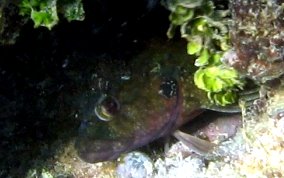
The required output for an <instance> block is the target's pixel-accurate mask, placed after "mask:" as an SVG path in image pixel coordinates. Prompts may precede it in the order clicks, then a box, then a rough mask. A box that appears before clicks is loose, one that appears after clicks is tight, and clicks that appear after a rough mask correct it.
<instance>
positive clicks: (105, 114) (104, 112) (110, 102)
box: [95, 95, 120, 121]
mask: <svg viewBox="0 0 284 178" xmlns="http://www.w3.org/2000/svg"><path fill="white" fill-rule="evenodd" d="M119 110H120V104H119V102H118V100H117V99H116V98H115V97H113V96H108V95H103V96H101V98H100V99H99V101H98V103H97V104H96V106H95V114H96V116H97V117H98V118H99V119H100V120H103V121H110V120H111V119H112V118H113V116H114V115H115V114H116V113H117V112H118V111H119Z"/></svg>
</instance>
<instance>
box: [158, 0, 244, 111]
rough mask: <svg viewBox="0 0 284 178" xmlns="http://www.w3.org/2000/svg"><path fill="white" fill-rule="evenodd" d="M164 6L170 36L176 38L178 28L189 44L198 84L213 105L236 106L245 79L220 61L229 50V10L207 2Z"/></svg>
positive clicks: (179, 0) (193, 0) (179, 1)
mask: <svg viewBox="0 0 284 178" xmlns="http://www.w3.org/2000/svg"><path fill="white" fill-rule="evenodd" d="M163 4H164V5H165V6H166V7H167V8H168V9H169V10H170V11H171V14H170V16H169V20H170V22H171V24H170V27H169V29H168V32H167V35H168V37H169V38H173V37H174V34H175V32H176V29H177V28H179V29H180V34H181V37H183V38H185V39H186V40H187V42H188V43H187V53H188V54H189V55H193V56H194V57H195V58H196V60H195V63H194V64H195V66H197V67H198V70H197V71H196V73H195V75H194V82H195V85H196V86H197V87H198V88H200V89H202V90H205V91H206V92H207V93H208V98H209V100H210V101H211V102H212V103H214V104H217V105H221V106H225V105H228V104H232V103H235V102H236V99H237V94H236V92H237V91H238V90H239V89H242V87H243V85H244V80H243V79H241V77H240V76H239V74H238V72H237V71H236V70H235V69H233V68H232V67H228V66H226V65H224V64H223V63H222V62H221V58H222V57H223V54H224V52H226V51H228V50H229V49H230V45H229V40H230V39H229V30H228V24H229V15H230V14H229V11H228V8H227V7H225V6H224V5H222V4H217V5H216V6H215V5H214V3H213V1H205V0H201V1H197V0H189V1H184V0H175V1H174V0H165V1H163Z"/></svg>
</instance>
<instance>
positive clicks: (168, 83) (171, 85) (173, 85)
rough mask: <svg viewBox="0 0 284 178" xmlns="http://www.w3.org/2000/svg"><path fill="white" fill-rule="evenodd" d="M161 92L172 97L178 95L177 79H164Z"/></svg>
mask: <svg viewBox="0 0 284 178" xmlns="http://www.w3.org/2000/svg"><path fill="white" fill-rule="evenodd" d="M159 94H160V95H162V96H164V97H166V98H171V97H173V96H176V95H177V81H176V80H173V79H167V80H164V81H162V83H161V85H160V90H159Z"/></svg>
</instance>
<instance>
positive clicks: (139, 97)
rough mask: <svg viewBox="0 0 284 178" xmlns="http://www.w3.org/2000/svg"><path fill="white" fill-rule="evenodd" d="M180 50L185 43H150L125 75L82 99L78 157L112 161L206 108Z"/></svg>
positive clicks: (166, 134)
mask: <svg viewBox="0 0 284 178" xmlns="http://www.w3.org/2000/svg"><path fill="white" fill-rule="evenodd" d="M181 49H184V43H178V44H173V43H170V42H169V43H164V42H163V43H160V42H158V43H156V42H154V43H153V44H150V46H149V49H147V51H146V52H144V53H142V54H140V55H138V56H137V57H136V58H135V60H133V61H132V62H131V64H130V65H129V66H128V69H130V71H131V74H130V75H129V77H127V79H125V78H122V77H117V76H114V77H113V78H117V79H115V80H114V79H113V78H112V79H110V80H109V81H110V82H109V85H110V86H111V87H110V89H108V90H101V91H99V92H96V93H93V95H94V97H92V96H91V94H88V95H87V97H83V100H82V101H81V105H82V106H81V108H82V110H84V111H83V113H84V114H83V115H82V121H81V125H80V127H79V132H78V133H79V134H78V137H77V140H76V144H75V147H76V149H77V151H78V155H79V156H80V158H82V159H83V160H84V161H86V162H90V163H95V162H101V161H107V160H113V159H116V158H118V157H119V156H120V154H122V153H125V152H129V151H131V150H133V149H136V148H138V147H141V146H144V145H146V144H148V143H150V142H152V141H154V140H155V139H158V138H160V137H164V136H168V135H170V134H171V133H173V131H175V130H176V129H177V128H179V127H180V126H181V125H183V124H184V123H186V122H187V121H189V120H191V119H193V118H195V117H196V116H197V115H199V114H200V113H202V112H203V111H204V109H202V102H203V101H207V100H206V94H205V93H202V91H200V90H198V89H197V88H196V87H195V85H194V83H193V80H192V75H191V74H192V73H193V71H192V70H194V69H192V70H188V69H190V67H188V66H190V63H188V64H186V63H184V62H183V61H184V60H186V58H188V55H187V54H186V52H185V51H181ZM183 65H186V66H183ZM181 68H184V69H186V70H182V69H181ZM114 70H115V68H114ZM187 70H188V71H187ZM184 71H186V72H184ZM100 75H102V74H100ZM105 77H109V76H108V75H107V74H105ZM118 79H119V81H118ZM89 93H90V92H89Z"/></svg>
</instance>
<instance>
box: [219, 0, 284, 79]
mask: <svg viewBox="0 0 284 178" xmlns="http://www.w3.org/2000/svg"><path fill="white" fill-rule="evenodd" d="M282 3H284V1H283V0H265V1H260V0H232V1H231V10H232V26H231V29H230V31H231V41H232V44H233V49H232V50H231V51H229V52H228V53H227V55H225V57H224V59H223V61H224V62H225V63H227V64H228V65H229V66H232V67H234V68H235V69H237V70H238V71H239V72H240V73H241V74H243V75H245V76H247V77H249V78H251V79H253V80H254V81H256V82H258V83H265V82H267V81H269V80H273V79H276V78H279V76H281V75H282V74H283V73H284V70H283V67H284V61H283V55H284V53H283V51H284V46H283V45H284V40H283V39H284V38H283V37H284V34H283V30H284V21H283V18H284V9H283V5H281V4H282Z"/></svg>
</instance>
